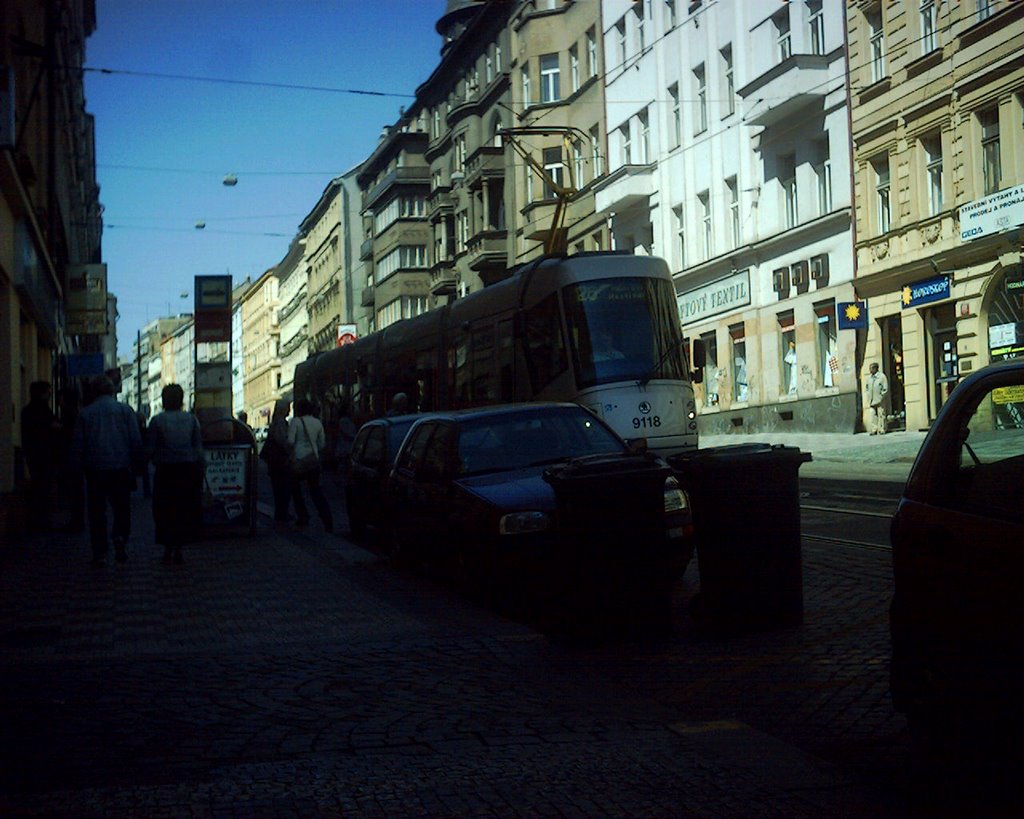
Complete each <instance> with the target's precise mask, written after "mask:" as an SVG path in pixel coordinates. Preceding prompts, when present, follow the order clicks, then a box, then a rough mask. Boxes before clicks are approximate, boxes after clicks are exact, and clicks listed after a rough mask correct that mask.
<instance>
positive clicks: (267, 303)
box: [236, 268, 281, 428]
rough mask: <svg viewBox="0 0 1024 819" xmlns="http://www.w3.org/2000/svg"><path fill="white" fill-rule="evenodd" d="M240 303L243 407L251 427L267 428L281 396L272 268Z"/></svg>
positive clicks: (278, 336)
mask: <svg viewBox="0 0 1024 819" xmlns="http://www.w3.org/2000/svg"><path fill="white" fill-rule="evenodd" d="M241 304H242V349H243V357H244V359H245V365H244V367H245V370H244V372H245V388H244V396H245V403H244V405H243V408H244V410H245V412H246V415H248V417H249V425H250V426H252V427H254V428H255V427H265V426H269V425H270V417H271V415H272V414H273V410H274V403H275V402H276V401H277V399H278V398H280V397H281V391H280V390H281V363H280V359H279V358H278V344H279V341H280V326H279V324H278V281H277V275H276V273H275V269H274V268H270V269H269V270H267V271H266V272H265V273H264V274H263V275H262V276H260V277H259V278H258V279H256V281H254V282H253V283H252V287H250V288H249V289H248V290H247V291H246V292H245V293H244V294H243V295H242V297H241ZM236 414H237V412H236Z"/></svg>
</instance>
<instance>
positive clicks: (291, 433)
mask: <svg viewBox="0 0 1024 819" xmlns="http://www.w3.org/2000/svg"><path fill="white" fill-rule="evenodd" d="M314 410H315V407H314V406H313V402H312V401H310V400H309V399H306V398H300V399H299V400H298V401H296V402H295V417H294V418H292V420H291V421H290V422H289V423H288V444H289V445H290V447H291V463H292V500H293V501H294V503H295V514H296V515H297V516H298V521H297V524H298V525H299V526H305V525H306V524H307V523H309V511H308V510H307V509H306V500H305V498H303V496H302V485H303V484H305V485H306V486H307V487H309V495H310V497H311V498H312V499H313V505H314V506H315V507H316V511H317V513H318V514H319V515H320V520H321V521H322V522H323V524H324V531H326V532H328V533H331V532H333V531H334V518H333V517H332V516H331V507H330V505H329V504H328V503H327V498H325V497H324V491H323V489H321V488H320V464H319V459H320V453H321V452H323V449H324V445H325V443H326V437H325V435H324V427H323V424H321V423H320V419H319V418H317V417H316V415H314Z"/></svg>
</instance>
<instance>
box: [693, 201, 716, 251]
mask: <svg viewBox="0 0 1024 819" xmlns="http://www.w3.org/2000/svg"><path fill="white" fill-rule="evenodd" d="M697 201H698V202H699V203H700V220H701V224H702V226H703V240H704V247H703V251H704V258H705V259H710V258H711V249H712V247H713V238H714V237H713V235H712V224H711V194H710V192H709V191H704V192H702V193H698V194H697Z"/></svg>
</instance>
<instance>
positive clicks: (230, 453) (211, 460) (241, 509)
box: [205, 447, 249, 520]
mask: <svg viewBox="0 0 1024 819" xmlns="http://www.w3.org/2000/svg"><path fill="white" fill-rule="evenodd" d="M248 452H249V449H248V448H247V447H231V448H228V447H223V448H222V447H206V448H205V456H206V493H207V498H206V501H205V504H206V505H207V506H209V505H211V502H212V505H214V506H215V507H216V508H217V509H218V511H220V512H221V513H222V514H223V515H224V516H225V517H226V518H227V519H228V520H233V519H235V518H238V517H240V516H241V515H243V514H245V502H246V492H247V490H248V484H247V481H246V471H245V468H246V458H247V456H248Z"/></svg>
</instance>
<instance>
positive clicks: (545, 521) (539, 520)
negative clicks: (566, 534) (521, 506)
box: [498, 511, 551, 535]
mask: <svg viewBox="0 0 1024 819" xmlns="http://www.w3.org/2000/svg"><path fill="white" fill-rule="evenodd" d="M550 528H551V516H550V515H548V514H547V513H546V512H537V511H531V512H510V513H509V514H507V515H502V516H501V520H500V521H498V532H499V534H502V535H523V534H527V533H529V532H544V531H547V530H548V529H550Z"/></svg>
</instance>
